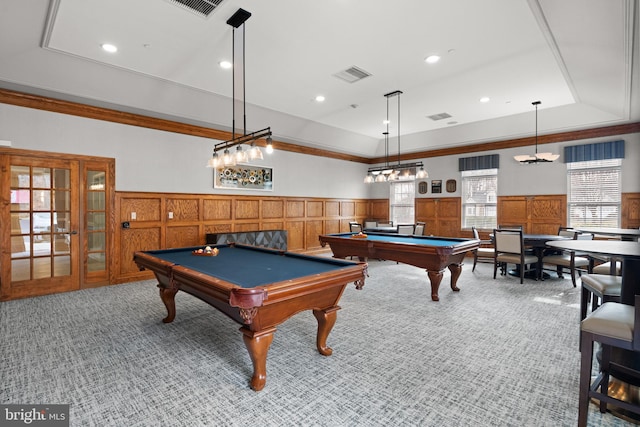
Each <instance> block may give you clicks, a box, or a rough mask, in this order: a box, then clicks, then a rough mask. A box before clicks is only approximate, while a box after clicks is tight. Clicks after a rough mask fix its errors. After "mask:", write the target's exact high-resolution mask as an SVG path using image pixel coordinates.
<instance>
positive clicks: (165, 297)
mask: <svg viewBox="0 0 640 427" xmlns="http://www.w3.org/2000/svg"><path fill="white" fill-rule="evenodd" d="M158 287H159V288H160V299H161V300H162V302H163V303H164V306H165V307H166V308H167V317H165V318H164V319H162V321H163V322H164V323H171V322H173V319H175V318H176V300H175V296H176V294H177V293H178V289H177V288H176V289H173V288H163V287H161V286H158Z"/></svg>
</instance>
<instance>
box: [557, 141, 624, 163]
mask: <svg viewBox="0 0 640 427" xmlns="http://www.w3.org/2000/svg"><path fill="white" fill-rule="evenodd" d="M608 159H624V140H619V141H609V142H597V143H594V144H583V145H571V146H569V147H564V162H565V163H573V162H588V161H591V160H608Z"/></svg>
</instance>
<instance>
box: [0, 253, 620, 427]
mask: <svg viewBox="0 0 640 427" xmlns="http://www.w3.org/2000/svg"><path fill="white" fill-rule="evenodd" d="M492 274H493V267H492V265H490V264H479V265H478V267H477V268H476V271H475V272H471V266H470V265H469V263H467V265H466V266H465V267H464V268H463V272H462V275H461V276H460V279H459V281H458V286H459V287H460V289H461V291H460V292H455V293H454V292H452V291H451V289H450V288H449V280H450V275H449V273H448V272H447V273H446V274H445V277H444V279H443V282H442V285H441V288H440V301H439V302H432V301H431V299H430V296H429V295H430V288H429V285H428V278H427V275H426V273H425V272H424V271H423V270H421V269H419V268H415V267H412V266H408V265H403V264H396V263H395V262H389V261H371V262H370V266H369V275H370V277H368V278H367V281H366V285H365V286H364V288H363V289H362V290H356V289H355V287H354V286H353V285H351V284H350V285H349V286H348V287H347V290H346V291H345V293H344V295H343V297H342V299H341V302H340V305H341V307H342V309H341V310H340V311H339V312H338V321H337V322H336V325H335V327H334V328H333V331H332V333H331V334H330V335H329V339H328V344H329V345H330V346H331V347H332V348H333V355H331V356H329V357H324V356H322V355H320V354H319V353H318V352H317V350H316V348H315V333H316V325H317V324H316V320H315V318H314V317H313V315H312V314H311V313H310V312H304V313H299V314H297V315H295V316H293V317H292V318H291V319H289V320H287V321H286V322H284V323H283V324H282V325H280V326H279V327H278V330H277V332H276V333H275V337H274V340H273V343H272V345H271V348H270V350H269V355H268V359H267V384H266V387H265V388H264V390H263V391H261V392H254V391H252V390H251V389H250V388H249V386H248V382H249V379H250V376H251V373H252V365H251V361H250V359H249V355H248V353H247V351H246V349H245V347H244V344H243V342H242V338H241V333H240V332H239V331H238V328H239V325H238V324H236V323H234V322H233V321H231V320H230V319H228V318H227V317H226V316H224V315H223V314H221V313H220V312H218V311H216V310H215V309H213V308H212V307H210V306H208V305H207V304H205V303H203V302H201V301H200V300H198V299H196V298H194V297H192V296H190V295H187V294H184V293H178V295H177V297H176V306H177V316H176V319H175V321H174V322H173V323H171V324H163V323H162V322H161V319H162V318H163V317H164V316H165V314H166V313H165V308H164V305H163V304H162V302H161V301H160V298H159V296H158V291H157V288H156V287H155V281H154V280H149V281H142V282H135V283H128V284H123V285H117V286H110V287H103V288H97V289H89V290H83V291H77V292H71V293H65V294H57V295H50V296H45V297H39V298H32V299H25V300H16V301H9V302H4V303H0V336H1V337H2V347H1V349H0V378H1V379H2V383H1V384H0V403H3V404H8V403H19V404H44V403H47V404H70V405H71V406H70V422H71V425H72V426H127V427H130V426H246V425H260V426H518V427H522V426H536V427H538V426H553V427H557V426H574V425H576V423H577V412H578V371H579V360H580V359H579V354H580V353H579V351H578V328H579V297H580V292H579V289H580V288H579V287H578V288H574V287H573V286H572V285H571V280H570V279H558V278H552V279H551V280H546V281H543V282H536V281H531V280H525V283H524V284H522V285H521V284H520V283H519V280H518V279H516V278H514V277H510V276H498V278H497V279H496V280H494V279H493V277H492ZM591 406H592V407H591V409H590V414H589V425H590V426H605V427H609V426H624V425H631V423H629V422H628V421H624V420H622V419H620V418H617V417H614V416H613V415H611V414H600V413H599V412H598V411H597V408H596V406H595V405H591Z"/></svg>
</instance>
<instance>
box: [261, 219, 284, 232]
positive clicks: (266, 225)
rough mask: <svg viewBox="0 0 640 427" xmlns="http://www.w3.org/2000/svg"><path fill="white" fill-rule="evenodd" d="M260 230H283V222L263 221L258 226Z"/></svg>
mask: <svg viewBox="0 0 640 427" xmlns="http://www.w3.org/2000/svg"><path fill="white" fill-rule="evenodd" d="M260 230H284V222H282V221H277V222H273V221H265V222H263V223H262V225H261V226H260Z"/></svg>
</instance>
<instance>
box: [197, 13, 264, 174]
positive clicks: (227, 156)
mask: <svg viewBox="0 0 640 427" xmlns="http://www.w3.org/2000/svg"><path fill="white" fill-rule="evenodd" d="M250 16H251V13H250V12H247V11H246V10H244V9H238V10H237V11H236V12H235V13H234V14H233V15H232V16H231V18H229V19H228V20H227V24H229V25H231V26H232V27H233V30H232V32H233V33H232V34H233V35H232V40H233V41H232V56H233V83H232V84H233V96H232V98H233V99H232V105H233V115H232V134H231V139H230V140H228V141H225V142H220V143H217V144H215V145H214V147H213V156H212V157H211V158H210V159H209V162H208V163H207V167H209V168H218V167H221V166H233V165H235V164H236V163H246V162H249V161H251V160H261V159H262V158H263V156H262V151H261V150H260V147H258V146H257V145H256V141H257V140H259V139H261V138H265V139H266V151H267V153H272V152H273V145H272V140H271V128H270V127H268V128H264V129H262V130H259V131H256V132H252V133H249V134H247V113H246V101H245V100H246V96H245V84H244V77H245V71H244V63H245V55H244V44H245V43H244V39H245V37H244V23H245V21H246V20H247V19H249V17H250ZM241 25H242V33H241V34H240V35H239V37H238V38H237V39H236V29H237V28H238V27H240V26H241ZM236 50H240V51H241V52H240V53H241V55H236ZM236 74H237V75H238V81H236ZM236 92H241V96H239V98H241V101H240V99H238V100H236ZM240 106H242V118H243V125H244V134H243V135H242V136H239V137H236V109H239V107H240ZM239 113H240V112H239ZM242 144H248V145H250V147H249V149H248V150H247V151H245V150H244V149H243V148H242ZM233 147H236V149H235V150H233V151H230V149H231V148H233ZM222 150H224V151H223V154H222V156H220V155H219V154H218V152H219V151H222Z"/></svg>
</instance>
